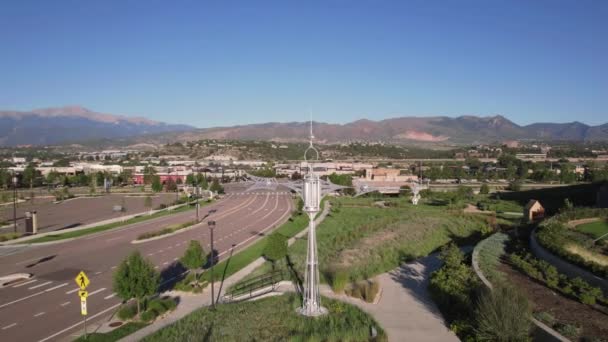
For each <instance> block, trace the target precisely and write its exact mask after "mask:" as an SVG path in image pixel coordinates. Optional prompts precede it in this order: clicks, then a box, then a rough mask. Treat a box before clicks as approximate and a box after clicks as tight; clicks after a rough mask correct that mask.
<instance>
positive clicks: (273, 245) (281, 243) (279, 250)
mask: <svg viewBox="0 0 608 342" xmlns="http://www.w3.org/2000/svg"><path fill="white" fill-rule="evenodd" d="M263 255H264V258H266V259H267V260H269V261H271V262H272V263H273V264H274V263H275V262H277V261H279V260H281V259H283V258H285V257H286V256H287V238H286V237H285V236H283V235H282V234H279V233H272V234H271V235H270V236H269V237H268V240H266V246H264V252H263Z"/></svg>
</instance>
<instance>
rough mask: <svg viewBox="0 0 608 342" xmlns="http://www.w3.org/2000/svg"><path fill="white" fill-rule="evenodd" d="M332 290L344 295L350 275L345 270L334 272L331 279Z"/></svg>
mask: <svg viewBox="0 0 608 342" xmlns="http://www.w3.org/2000/svg"><path fill="white" fill-rule="evenodd" d="M330 280H331V288H332V290H333V291H334V292H335V293H343V292H344V288H345V287H346V284H347V283H348V273H347V272H346V271H343V270H337V271H334V272H333V274H332V275H331V277H330Z"/></svg>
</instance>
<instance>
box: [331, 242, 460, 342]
mask: <svg viewBox="0 0 608 342" xmlns="http://www.w3.org/2000/svg"><path fill="white" fill-rule="evenodd" d="M440 266H441V260H439V258H438V257H437V255H436V254H433V255H431V256H428V257H424V258H421V259H418V260H416V261H413V262H410V263H407V264H404V265H402V266H400V267H398V268H396V269H394V270H392V271H390V272H387V273H383V274H381V275H379V276H378V277H376V280H377V281H379V282H380V287H381V289H382V293H381V297H380V300H379V301H378V303H377V304H372V303H367V302H364V301H362V300H359V299H354V298H352V297H348V296H346V295H337V294H334V293H333V291H332V290H331V289H330V288H329V287H328V286H327V285H325V286H322V287H321V294H323V295H324V296H326V297H329V298H334V299H338V300H340V301H343V302H347V303H349V304H353V305H356V306H357V307H359V308H361V309H362V310H363V311H365V312H367V313H369V314H371V315H372V316H373V317H374V319H376V321H378V323H379V324H380V326H381V327H382V328H383V329H384V331H385V332H386V334H387V335H388V340H389V341H399V342H402V341H416V342H425V341H428V342H431V341H459V339H458V337H456V335H455V334H454V333H453V332H451V331H450V330H449V329H448V328H447V327H446V326H445V322H444V321H443V317H442V316H441V313H440V312H439V309H438V308H437V306H436V305H435V303H434V302H433V300H432V299H431V298H430V294H429V292H428V290H427V286H428V283H429V278H430V275H431V273H432V272H434V271H435V270H436V269H438V268H439V267H440Z"/></svg>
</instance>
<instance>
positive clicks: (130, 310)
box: [117, 304, 137, 321]
mask: <svg viewBox="0 0 608 342" xmlns="http://www.w3.org/2000/svg"><path fill="white" fill-rule="evenodd" d="M117 315H118V318H120V319H121V320H123V321H127V320H130V319H132V318H133V317H135V315H137V306H135V305H134V304H124V305H123V306H122V307H121V308H120V310H118V313H117Z"/></svg>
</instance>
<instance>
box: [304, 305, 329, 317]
mask: <svg viewBox="0 0 608 342" xmlns="http://www.w3.org/2000/svg"><path fill="white" fill-rule="evenodd" d="M296 312H297V313H299V314H300V315H302V316H307V317H319V316H323V315H327V314H328V313H329V311H328V310H327V309H326V308H324V307H322V306H320V307H319V309H317V310H307V309H306V308H304V307H301V308H297V309H296Z"/></svg>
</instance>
